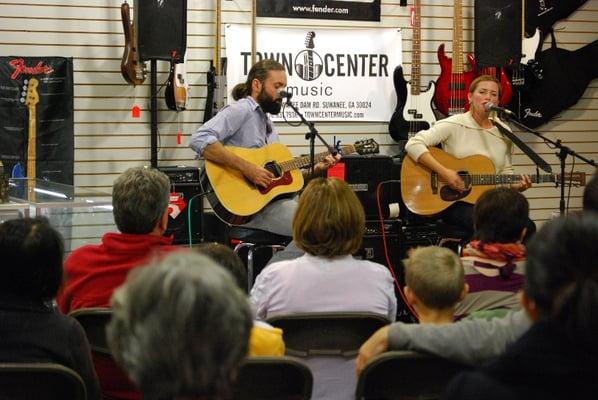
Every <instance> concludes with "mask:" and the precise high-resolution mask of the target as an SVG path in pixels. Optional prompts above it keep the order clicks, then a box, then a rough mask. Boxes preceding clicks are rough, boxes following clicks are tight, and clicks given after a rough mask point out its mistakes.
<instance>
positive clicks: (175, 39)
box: [135, 0, 187, 62]
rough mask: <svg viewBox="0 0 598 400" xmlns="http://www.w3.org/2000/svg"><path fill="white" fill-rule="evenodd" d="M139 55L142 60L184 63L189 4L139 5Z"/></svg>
mask: <svg viewBox="0 0 598 400" xmlns="http://www.w3.org/2000/svg"><path fill="white" fill-rule="evenodd" d="M135 29H137V51H138V52H139V58H141V59H142V60H150V59H156V60H166V61H170V60H172V59H173V57H172V54H173V52H176V53H175V54H176V57H175V60H176V61H180V62H183V57H184V55H185V51H186V49H187V0H161V1H148V0H138V1H136V2H135Z"/></svg>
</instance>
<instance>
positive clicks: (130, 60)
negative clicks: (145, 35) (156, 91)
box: [120, 1, 147, 86]
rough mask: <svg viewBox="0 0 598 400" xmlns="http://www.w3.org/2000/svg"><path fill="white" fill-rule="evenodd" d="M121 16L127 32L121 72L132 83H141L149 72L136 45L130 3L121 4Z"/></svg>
mask: <svg viewBox="0 0 598 400" xmlns="http://www.w3.org/2000/svg"><path fill="white" fill-rule="evenodd" d="M120 16H121V19H122V23H123V30H124V33H125V49H124V51H123V57H122V60H121V62H120V72H121V74H122V76H123V78H124V79H125V81H127V83H129V84H130V85H134V86H137V85H141V84H142V83H143V81H145V77H146V75H147V73H146V68H145V63H142V62H141V61H140V60H139V55H138V53H137V46H136V43H137V37H136V36H135V28H134V26H133V22H131V10H130V7H129V3H127V2H126V1H125V2H124V3H122V4H121V5H120Z"/></svg>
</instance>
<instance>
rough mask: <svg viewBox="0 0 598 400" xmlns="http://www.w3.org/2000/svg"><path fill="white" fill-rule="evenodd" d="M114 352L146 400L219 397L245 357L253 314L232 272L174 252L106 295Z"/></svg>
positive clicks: (200, 257)
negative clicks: (110, 314) (110, 318)
mask: <svg viewBox="0 0 598 400" xmlns="http://www.w3.org/2000/svg"><path fill="white" fill-rule="evenodd" d="M112 307H113V310H114V311H113V317H112V321H111V322H110V324H109V326H108V328H107V334H108V343H109V346H110V349H111V351H112V354H113V355H114V357H115V359H116V360H117V362H119V363H120V364H121V365H122V366H123V367H124V368H125V370H126V371H127V372H128V374H129V376H130V378H131V379H132V380H133V382H135V383H136V384H137V386H138V387H139V389H140V391H141V393H142V394H143V397H144V398H148V399H160V400H162V399H174V398H177V397H184V398H189V399H212V398H223V397H225V396H227V395H228V394H229V390H230V384H231V381H232V380H233V379H234V377H235V374H236V371H237V368H238V366H239V363H240V362H241V360H242V359H243V358H244V357H245V356H246V355H247V350H248V342H249V331H250V328H251V326H252V316H251V312H250V309H249V304H248V302H247V299H246V296H245V295H244V294H243V293H242V292H241V291H240V290H239V288H238V287H237V285H236V284H235V283H234V282H233V279H232V278H231V276H230V274H229V273H228V272H227V271H225V270H224V268H222V267H220V266H219V265H217V264H216V263H215V262H214V261H212V260H211V259H209V258H208V257H206V256H203V255H201V254H197V253H193V252H178V253H172V254H170V255H168V256H167V257H165V258H163V259H161V260H160V261H154V262H153V263H152V264H150V265H148V266H145V267H142V268H136V269H135V270H133V271H132V272H131V273H130V274H129V276H128V278H127V280H126V282H125V284H124V285H123V286H122V287H120V288H119V289H117V290H116V292H115V293H114V295H113V297H112Z"/></svg>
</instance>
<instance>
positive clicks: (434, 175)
mask: <svg viewBox="0 0 598 400" xmlns="http://www.w3.org/2000/svg"><path fill="white" fill-rule="evenodd" d="M430 187H432V193H433V194H438V174H437V173H436V172H432V174H430Z"/></svg>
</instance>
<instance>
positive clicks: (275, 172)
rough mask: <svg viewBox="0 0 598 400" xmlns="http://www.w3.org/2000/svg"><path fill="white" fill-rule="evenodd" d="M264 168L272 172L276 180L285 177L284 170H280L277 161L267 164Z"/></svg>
mask: <svg viewBox="0 0 598 400" xmlns="http://www.w3.org/2000/svg"><path fill="white" fill-rule="evenodd" d="M264 168H266V169H267V170H268V171H270V172H272V174H273V175H274V178H275V179H279V178H280V177H281V176H282V175H283V172H282V168H280V165H278V163H277V162H276V161H269V162H267V163H266V165H264Z"/></svg>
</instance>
